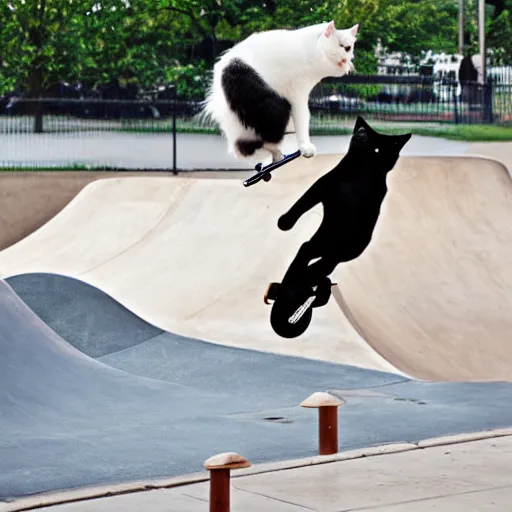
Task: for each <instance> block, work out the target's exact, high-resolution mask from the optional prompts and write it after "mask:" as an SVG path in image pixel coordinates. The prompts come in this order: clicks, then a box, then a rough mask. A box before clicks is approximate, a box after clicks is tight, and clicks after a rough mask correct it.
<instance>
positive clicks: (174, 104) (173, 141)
mask: <svg viewBox="0 0 512 512" xmlns="http://www.w3.org/2000/svg"><path fill="white" fill-rule="evenodd" d="M173 88H174V94H173V95H172V98H173V102H172V170H173V172H174V173H175V174H177V173H178V167H177V157H176V153H177V149H176V139H177V137H176V109H177V108H178V103H177V99H178V92H177V88H176V86H173Z"/></svg>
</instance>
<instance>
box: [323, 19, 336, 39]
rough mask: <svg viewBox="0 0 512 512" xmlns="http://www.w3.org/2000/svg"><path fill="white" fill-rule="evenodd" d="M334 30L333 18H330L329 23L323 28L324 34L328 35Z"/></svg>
mask: <svg viewBox="0 0 512 512" xmlns="http://www.w3.org/2000/svg"><path fill="white" fill-rule="evenodd" d="M335 30H336V26H335V24H334V20H331V21H330V22H329V24H328V25H327V28H326V29H325V32H324V36H325V37H330V36H331V35H332V34H333V33H334V31H335Z"/></svg>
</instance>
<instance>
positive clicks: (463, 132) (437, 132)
mask: <svg viewBox="0 0 512 512" xmlns="http://www.w3.org/2000/svg"><path fill="white" fill-rule="evenodd" d="M369 122H370V124H371V125H372V126H373V127H375V129H376V130H378V131H380V132H382V133H388V134H390V135H392V134H400V133H405V132H409V131H410V132H412V133H413V134H414V135H423V136H426V137H440V138H445V139H450V140H460V141H468V142H497V141H512V124H511V125H508V126H507V125H497V124H490V125H485V124H451V123H450V124H449V123H446V124H444V123H430V122H423V123H418V122H406V121H404V122H393V121H387V122H386V121H372V120H369ZM130 131H135V128H133V129H132V130H130ZM177 131H178V132H179V133H219V131H218V130H217V129H216V128H214V127H211V126H205V125H200V124H197V123H194V122H193V121H190V122H187V121H183V120H180V121H178V123H177ZM350 133H352V121H350V122H347V121H345V120H337V119H332V118H331V119H325V118H324V119H318V118H317V119H315V118H314V117H313V118H312V120H311V135H350Z"/></svg>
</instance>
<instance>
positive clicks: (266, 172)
mask: <svg viewBox="0 0 512 512" xmlns="http://www.w3.org/2000/svg"><path fill="white" fill-rule="evenodd" d="M299 156H300V151H299V150H297V151H295V153H290V154H289V155H284V157H283V158H281V160H278V161H277V162H272V163H270V164H268V165H266V166H265V167H263V165H262V164H261V163H259V164H256V166H255V167H254V168H255V169H256V171H257V172H256V174H254V175H253V176H251V177H250V178H247V179H246V180H245V181H244V187H250V186H251V185H254V184H255V183H258V181H260V180H263V181H270V179H271V178H272V175H271V174H270V173H271V172H272V171H274V170H275V169H277V168H278V167H281V166H282V165H284V164H287V163H288V162H291V161H292V160H295V159H296V158H298V157H299Z"/></svg>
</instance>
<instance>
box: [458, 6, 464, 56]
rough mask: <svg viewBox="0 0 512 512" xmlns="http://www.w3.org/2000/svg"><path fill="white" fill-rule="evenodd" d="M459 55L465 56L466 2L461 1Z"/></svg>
mask: <svg viewBox="0 0 512 512" xmlns="http://www.w3.org/2000/svg"><path fill="white" fill-rule="evenodd" d="M459 55H464V0H459Z"/></svg>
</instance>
